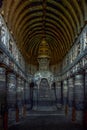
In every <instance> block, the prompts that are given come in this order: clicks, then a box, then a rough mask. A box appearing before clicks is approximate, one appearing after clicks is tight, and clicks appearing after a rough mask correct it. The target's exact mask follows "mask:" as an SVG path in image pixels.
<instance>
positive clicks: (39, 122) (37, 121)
mask: <svg viewBox="0 0 87 130" xmlns="http://www.w3.org/2000/svg"><path fill="white" fill-rule="evenodd" d="M9 130H86V129H84V128H83V127H82V125H80V124H75V123H73V122H71V121H69V120H68V119H66V118H65V116H63V115H57V116H55V115H51V116H50V115H49V116H33V117H27V119H24V120H22V121H21V122H19V123H16V124H14V125H13V126H11V127H9Z"/></svg>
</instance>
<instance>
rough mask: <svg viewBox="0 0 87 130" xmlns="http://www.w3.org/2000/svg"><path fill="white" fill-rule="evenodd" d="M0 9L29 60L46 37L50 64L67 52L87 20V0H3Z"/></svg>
mask: <svg viewBox="0 0 87 130" xmlns="http://www.w3.org/2000/svg"><path fill="white" fill-rule="evenodd" d="M1 13H2V14H3V17H4V19H5V21H6V23H7V26H8V27H9V29H10V30H11V32H12V34H13V35H14V38H15V40H16V42H17V46H18V47H19V49H20V51H21V52H22V54H23V56H24V58H25V59H26V60H27V61H28V63H32V64H34V65H36V64H37V60H36V59H37V55H38V48H39V45H40V43H41V41H42V38H43V37H45V38H46V41H47V43H48V44H49V47H50V51H51V62H50V63H51V64H57V63H58V62H60V61H61V60H62V59H63V57H64V56H65V55H66V53H67V52H68V50H69V49H70V48H71V46H72V45H73V43H74V40H75V39H76V38H77V36H78V35H79V33H80V32H81V30H82V28H83V26H84V24H85V23H86V20H87V3H86V0H3V4H2V7H1Z"/></svg>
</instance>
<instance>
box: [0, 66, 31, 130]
mask: <svg viewBox="0 0 87 130" xmlns="http://www.w3.org/2000/svg"><path fill="white" fill-rule="evenodd" d="M29 96H30V88H29V82H28V81H27V80H26V79H25V78H24V77H23V76H22V75H21V74H20V73H17V72H15V71H14V70H11V69H9V68H7V66H5V65H0V122H2V125H3V126H2V127H3V128H4V130H7V128H8V125H11V124H12V123H14V122H18V121H19V120H20V119H21V118H24V117H25V116H26V113H27V112H28V110H29V108H30V102H29V99H30V97H29Z"/></svg>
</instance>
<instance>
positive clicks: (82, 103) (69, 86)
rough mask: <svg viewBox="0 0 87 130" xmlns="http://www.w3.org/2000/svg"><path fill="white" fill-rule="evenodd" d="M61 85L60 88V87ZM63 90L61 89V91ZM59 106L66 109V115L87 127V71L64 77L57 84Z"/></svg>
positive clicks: (83, 70) (81, 70) (82, 70)
mask: <svg viewBox="0 0 87 130" xmlns="http://www.w3.org/2000/svg"><path fill="white" fill-rule="evenodd" d="M58 85H59V86H58ZM60 88H61V89H60ZM56 89H58V91H59V92H58V93H60V94H59V95H58V93H57V104H58V106H60V102H61V106H62V107H63V108H64V111H65V115H66V116H67V117H68V118H69V119H70V120H72V121H74V122H76V123H82V124H84V125H86V126H87V69H86V68H84V69H80V70H79V71H77V72H76V73H71V72H70V74H69V75H68V76H67V74H66V76H64V77H63V79H62V80H60V81H57V82H56Z"/></svg>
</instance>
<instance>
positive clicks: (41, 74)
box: [34, 39, 53, 86]
mask: <svg viewBox="0 0 87 130" xmlns="http://www.w3.org/2000/svg"><path fill="white" fill-rule="evenodd" d="M50 58H51V57H50V48H49V45H48V43H47V42H46V40H45V39H43V40H42V42H41V44H40V46H39V50H38V58H37V60H38V63H39V70H38V71H37V72H36V73H35V76H34V78H35V81H36V83H37V84H38V85H39V83H40V81H41V79H42V78H46V79H47V81H48V83H49V86H51V84H52V82H53V74H52V72H50V71H49V62H50Z"/></svg>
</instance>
